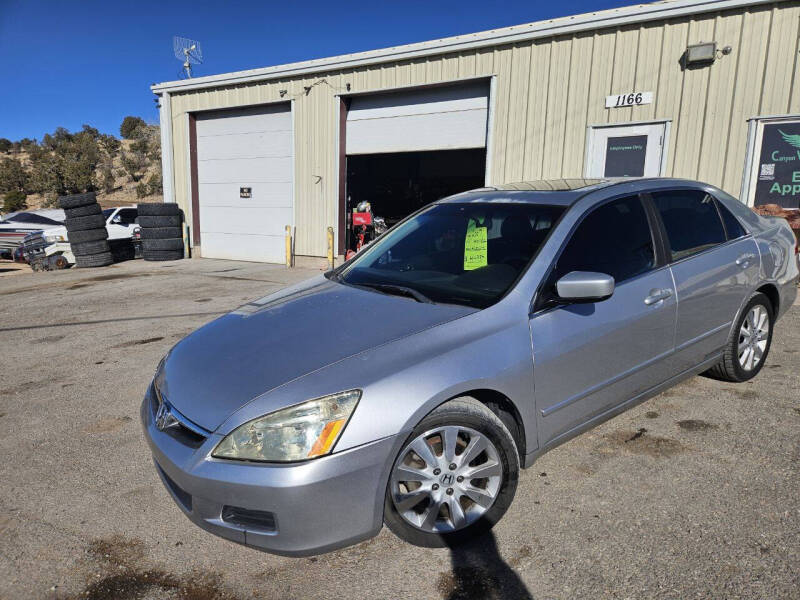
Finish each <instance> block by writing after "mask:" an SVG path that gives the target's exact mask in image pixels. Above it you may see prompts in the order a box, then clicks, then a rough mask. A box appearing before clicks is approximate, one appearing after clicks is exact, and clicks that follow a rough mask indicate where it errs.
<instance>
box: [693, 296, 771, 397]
mask: <svg viewBox="0 0 800 600" xmlns="http://www.w3.org/2000/svg"><path fill="white" fill-rule="evenodd" d="M774 320H775V315H774V313H773V310H772V302H770V300H769V298H767V296H766V295H764V294H762V293H761V292H757V293H755V294H753V296H752V297H751V298H750V300H748V302H747V304H746V305H745V307H744V309H743V310H742V313H741V314H740V315H739V319H738V320H737V321H736V324H735V326H734V327H733V329H732V330H731V334H730V336H729V338H728V342H727V343H726V345H725V350H724V351H723V353H722V360H720V362H719V363H717V364H716V365H714V366H713V367H711V368H710V369H709V370H708V371H706V373H707V374H708V375H710V376H711V377H713V378H715V379H721V380H722V381H733V382H736V383H741V382H743V381H747V380H748V379H752V378H753V377H755V376H756V375H758V372H759V371H760V370H761V368H762V367H763V366H764V363H765V362H766V360H767V354H768V353H769V348H770V346H771V345H772V329H773V325H774Z"/></svg>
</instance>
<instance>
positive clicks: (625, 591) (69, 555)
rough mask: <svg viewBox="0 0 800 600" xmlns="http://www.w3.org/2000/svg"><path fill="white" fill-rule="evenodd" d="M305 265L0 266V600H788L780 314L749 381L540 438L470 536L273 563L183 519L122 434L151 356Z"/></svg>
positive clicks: (788, 476) (714, 385)
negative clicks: (488, 526)
mask: <svg viewBox="0 0 800 600" xmlns="http://www.w3.org/2000/svg"><path fill="white" fill-rule="evenodd" d="M4 266H8V265H7V264H3V265H0V267H4ZM317 272H318V271H317V270H315V269H292V270H287V269H284V268H282V267H278V266H270V265H259V264H252V263H237V262H230V261H213V260H200V259H197V260H187V261H180V262H173V263H145V262H143V261H130V262H127V263H122V264H118V265H115V266H113V267H108V268H104V269H89V270H75V269H72V270H68V271H60V272H55V273H41V274H33V273H23V274H20V275H15V276H13V277H9V276H5V275H4V274H3V269H2V268H0V343H1V344H2V346H1V347H2V352H3V355H2V358H0V365H2V368H0V426H2V431H3V436H2V438H0V448H2V456H3V457H4V460H3V461H2V464H1V465H0V481H2V485H0V598H7V599H9V600H10V599H15V598H26V599H27V598H59V599H67V598H95V599H100V598H113V599H123V600H124V599H128V598H179V599H183V600H201V599H211V598H235V599H244V598H256V597H258V598H325V599H330V598H433V599H438V598H445V599H464V598H537V599H539V598H574V597H591V598H598V597H611V598H634V597H663V598H690V597H703V598H706V597H718V598H789V597H793V598H797V597H798V589H800V501H799V500H798V498H800V495H799V492H800V369H799V368H798V367H800V307H798V306H795V307H794V308H792V310H791V311H790V312H789V314H788V315H787V316H786V317H785V319H784V320H783V321H781V322H780V323H779V325H778V328H777V332H776V336H775V339H774V343H773V346H772V350H771V353H770V356H769V359H768V361H767V365H766V368H765V369H764V370H763V371H762V373H761V374H760V375H759V376H758V377H757V378H756V379H755V380H754V381H751V382H748V383H746V384H741V385H733V384H727V383H721V382H717V381H712V380H709V379H704V378H699V377H698V378H694V379H692V380H689V381H687V382H685V383H683V384H681V385H680V386H678V387H676V388H673V389H671V390H669V391H667V392H665V393H663V394H661V395H660V396H658V397H657V398H655V399H652V400H650V401H649V402H646V403H644V404H643V405H641V406H639V407H637V408H636V409H634V410H632V411H629V412H628V413H626V414H624V415H622V416H619V417H617V418H616V419H613V420H612V421H610V422H608V423H606V424H604V425H603V426H601V427H599V428H597V429H595V430H593V431H591V432H589V433H587V434H584V435H583V436H581V437H579V438H577V439H575V440H573V441H572V442H570V443H568V444H566V445H564V446H561V447H560V448H558V449H557V450H555V451H553V452H551V453H550V454H548V455H546V456H545V457H544V458H542V459H541V460H540V461H539V462H538V463H536V464H535V465H534V466H533V468H531V469H529V470H527V471H524V472H523V474H522V477H521V480H520V484H519V488H518V491H517V496H516V500H515V502H514V504H513V505H512V507H511V509H510V510H509V512H508V513H507V515H506V517H505V518H504V519H503V521H501V523H500V524H499V525H498V526H497V527H496V528H495V530H494V535H493V536H492V537H490V538H489V539H484V540H481V541H480V542H479V543H475V544H473V545H471V546H468V547H465V548H460V549H456V550H452V551H451V550H447V549H443V550H432V549H421V548H416V547H413V546H409V545H406V544H404V543H402V542H400V540H398V539H397V538H395V537H394V536H393V535H392V534H391V533H389V532H388V531H387V530H386V529H384V530H383V531H382V532H381V533H380V535H379V536H378V537H377V538H375V539H373V540H370V541H367V542H364V543H362V544H360V545H358V546H355V547H353V548H348V549H344V550H341V551H337V552H333V553H330V554H326V555H322V556H319V557H313V558H305V559H292V558H283V557H276V556H271V555H268V554H263V553H260V552H258V551H255V550H251V549H248V548H244V547H241V546H237V545H235V544H233V543H231V542H227V541H225V540H222V539H218V538H216V537H213V536H211V535H210V534H207V533H205V532H203V531H201V530H200V529H199V528H197V527H195V526H194V525H192V524H191V523H190V522H189V521H188V520H187V519H186V518H185V517H184V516H183V515H182V514H181V512H180V510H179V509H178V508H177V507H176V506H175V505H174V503H173V501H172V500H171V499H170V498H169V496H168V494H167V492H166V491H165V490H164V489H163V488H162V485H161V483H160V481H159V479H158V476H157V475H156V472H155V470H154V468H153V465H152V462H151V459H150V455H149V451H148V449H147V446H146V444H145V442H144V440H143V437H142V433H141V426H140V424H139V420H138V409H139V404H140V402H141V398H142V394H143V393H144V391H145V388H146V386H147V384H148V382H149V379H150V377H151V376H152V373H153V370H154V368H155V366H156V364H157V362H158V360H159V359H160V357H161V356H162V355H163V354H164V353H165V352H166V351H167V350H168V349H169V348H170V347H171V346H172V345H173V344H174V343H175V342H177V341H178V340H179V339H181V338H182V337H183V336H185V335H186V334H188V333H189V332H191V331H192V330H194V329H195V328H197V327H198V326H200V325H202V324H203V323H205V322H207V321H209V320H211V319H213V318H215V317H216V316H218V315H219V314H221V313H223V312H225V311H228V310H231V309H233V308H235V307H237V306H239V305H240V304H242V303H244V302H246V301H248V300H251V299H253V298H256V297H259V296H262V295H265V294H267V293H269V292H272V291H274V290H277V289H279V288H280V287H282V286H284V285H286V284H288V283H291V282H294V281H298V280H301V279H304V278H306V277H309V276H311V275H313V274H315V273H317Z"/></svg>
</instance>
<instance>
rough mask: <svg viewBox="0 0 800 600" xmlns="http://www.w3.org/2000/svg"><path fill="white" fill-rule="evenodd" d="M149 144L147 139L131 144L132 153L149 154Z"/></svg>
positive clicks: (143, 138)
mask: <svg viewBox="0 0 800 600" xmlns="http://www.w3.org/2000/svg"><path fill="white" fill-rule="evenodd" d="M148 149H149V148H148V143H147V138H146V137H140V138H139V139H137V140H136V141H135V142H133V143H132V144H131V151H133V152H138V153H139V154H145V155H146V154H147V151H148Z"/></svg>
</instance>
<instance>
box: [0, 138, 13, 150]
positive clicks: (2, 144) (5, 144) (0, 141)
mask: <svg viewBox="0 0 800 600" xmlns="http://www.w3.org/2000/svg"><path fill="white" fill-rule="evenodd" d="M13 145H14V144H12V143H11V140H7V139H6V138H0V152H8V151H9V150H11V148H12V146H13Z"/></svg>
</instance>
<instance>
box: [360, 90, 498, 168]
mask: <svg viewBox="0 0 800 600" xmlns="http://www.w3.org/2000/svg"><path fill="white" fill-rule="evenodd" d="M488 108H489V86H488V84H487V83H485V82H480V83H473V84H468V85H458V86H446V87H435V88H425V89H421V90H414V91H408V92H406V91H403V92H391V93H385V94H374V95H369V96H355V97H353V98H352V100H351V103H350V108H349V109H348V111H347V142H346V152H347V154H382V153H387V152H416V151H425V150H456V149H465V148H483V147H485V146H486V120H487V115H488Z"/></svg>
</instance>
